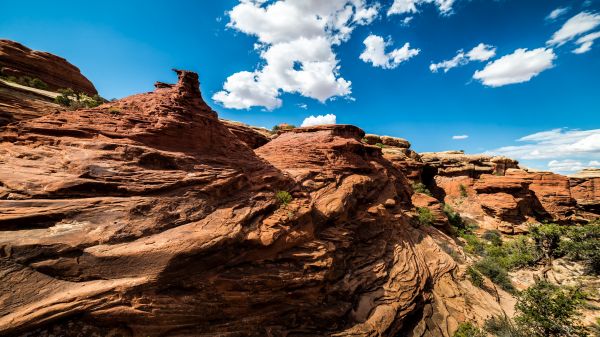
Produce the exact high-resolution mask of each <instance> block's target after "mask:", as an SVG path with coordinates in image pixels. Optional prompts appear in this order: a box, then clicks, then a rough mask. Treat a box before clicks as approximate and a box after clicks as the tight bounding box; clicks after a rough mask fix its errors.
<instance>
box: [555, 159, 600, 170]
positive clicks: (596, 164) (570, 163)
mask: <svg viewBox="0 0 600 337" xmlns="http://www.w3.org/2000/svg"><path fill="white" fill-rule="evenodd" d="M548 168H549V169H550V170H551V171H556V172H579V171H581V170H585V169H591V168H600V161H597V160H591V161H590V162H589V163H588V164H587V165H585V164H583V163H582V162H581V161H579V160H573V159H565V160H551V161H550V162H549V163H548Z"/></svg>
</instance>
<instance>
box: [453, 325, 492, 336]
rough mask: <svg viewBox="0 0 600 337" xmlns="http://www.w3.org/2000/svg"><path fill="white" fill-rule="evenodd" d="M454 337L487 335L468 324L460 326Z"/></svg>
mask: <svg viewBox="0 0 600 337" xmlns="http://www.w3.org/2000/svg"><path fill="white" fill-rule="evenodd" d="M452 336H453V337H485V333H484V332H483V331H481V329H479V328H478V327H476V326H474V325H473V324H471V323H469V322H466V323H461V324H460V325H459V326H458V330H456V332H455V333H454V335H452Z"/></svg>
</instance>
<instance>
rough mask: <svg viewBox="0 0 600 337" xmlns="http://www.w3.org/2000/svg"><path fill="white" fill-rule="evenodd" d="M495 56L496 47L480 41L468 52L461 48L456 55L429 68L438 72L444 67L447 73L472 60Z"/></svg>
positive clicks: (485, 59)
mask: <svg viewBox="0 0 600 337" xmlns="http://www.w3.org/2000/svg"><path fill="white" fill-rule="evenodd" d="M494 56H496V47H494V46H490V45H487V44H485V43H480V44H478V45H477V46H476V47H475V48H473V49H471V50H470V51H469V52H467V53H465V52H464V51H462V50H459V51H458V52H457V53H456V56H454V57H453V58H451V59H450V60H446V61H442V62H439V63H432V64H430V65H429V70H431V72H434V73H437V72H438V70H440V69H442V70H444V72H445V73H447V72H448V70H450V69H452V68H456V67H458V66H463V65H465V64H467V63H469V62H471V61H487V60H489V59H491V58H492V57H494Z"/></svg>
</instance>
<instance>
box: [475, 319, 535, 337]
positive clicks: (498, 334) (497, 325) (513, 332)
mask: <svg viewBox="0 0 600 337" xmlns="http://www.w3.org/2000/svg"><path fill="white" fill-rule="evenodd" d="M483 329H484V330H485V331H486V332H488V333H490V334H491V335H492V336H494V337H525V336H524V335H523V334H521V333H520V332H519V329H518V328H517V327H515V325H514V324H513V323H512V322H511V320H510V319H509V318H508V317H506V316H492V317H490V318H488V319H487V320H486V321H485V324H484V325H483Z"/></svg>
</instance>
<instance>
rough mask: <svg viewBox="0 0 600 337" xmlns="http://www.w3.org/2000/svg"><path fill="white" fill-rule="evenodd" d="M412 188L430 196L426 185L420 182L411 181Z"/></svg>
mask: <svg viewBox="0 0 600 337" xmlns="http://www.w3.org/2000/svg"><path fill="white" fill-rule="evenodd" d="M412 189H413V191H414V192H415V193H423V194H427V195H428V196H431V192H430V191H429V189H428V188H427V186H425V184H423V183H422V182H418V183H412Z"/></svg>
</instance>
